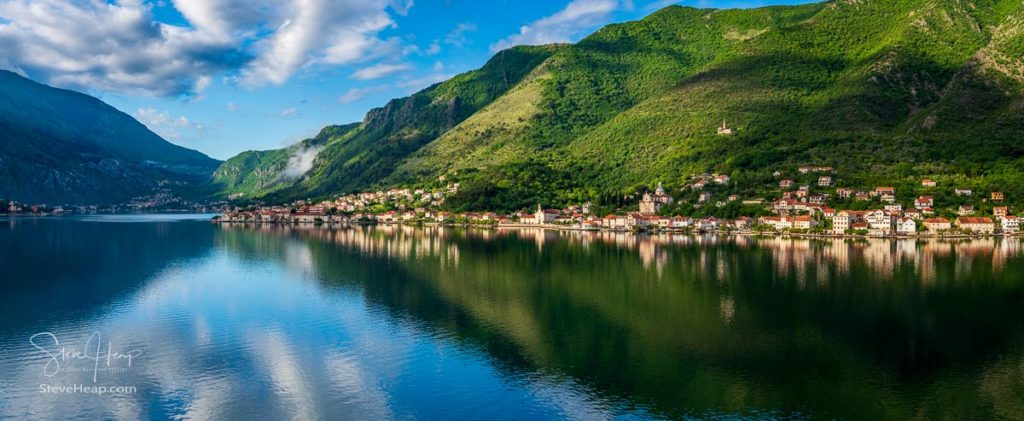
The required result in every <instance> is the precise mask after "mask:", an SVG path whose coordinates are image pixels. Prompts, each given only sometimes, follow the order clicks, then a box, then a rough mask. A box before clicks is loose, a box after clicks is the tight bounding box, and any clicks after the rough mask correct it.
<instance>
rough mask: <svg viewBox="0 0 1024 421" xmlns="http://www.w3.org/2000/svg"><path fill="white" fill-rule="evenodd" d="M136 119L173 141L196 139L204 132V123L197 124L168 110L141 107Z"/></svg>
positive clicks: (137, 111)
mask: <svg viewBox="0 0 1024 421" xmlns="http://www.w3.org/2000/svg"><path fill="white" fill-rule="evenodd" d="M134 116H135V119H137V120H139V122H141V123H142V124H145V125H146V127H148V128H149V129H150V130H152V131H153V132H154V133H156V134H158V135H160V136H161V137H163V138H165V139H168V140H173V141H194V140H197V139H198V138H199V136H200V135H201V134H202V132H203V129H204V127H203V125H202V124H195V123H192V122H191V121H189V120H188V118H185V117H173V116H171V115H170V114H169V113H168V112H167V111H159V110H157V109H155V108H152V107H148V108H139V109H138V110H136V111H135V115H134Z"/></svg>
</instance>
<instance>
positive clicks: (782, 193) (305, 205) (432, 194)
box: [215, 165, 1020, 237]
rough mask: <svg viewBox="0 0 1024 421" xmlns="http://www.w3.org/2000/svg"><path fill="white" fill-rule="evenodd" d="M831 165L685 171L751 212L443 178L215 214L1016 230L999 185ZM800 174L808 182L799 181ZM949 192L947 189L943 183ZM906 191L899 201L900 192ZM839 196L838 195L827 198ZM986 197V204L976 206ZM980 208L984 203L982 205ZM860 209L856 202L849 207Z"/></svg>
mask: <svg viewBox="0 0 1024 421" xmlns="http://www.w3.org/2000/svg"><path fill="white" fill-rule="evenodd" d="M835 173H836V171H835V170H834V169H833V168H832V167H828V166H811V165H805V166H800V167H799V168H797V169H796V170H795V171H794V174H793V176H792V177H787V175H786V174H785V173H783V172H781V171H776V172H775V173H774V174H773V176H774V177H775V178H776V179H777V181H778V190H777V191H778V197H777V198H773V199H771V200H765V199H744V198H741V197H739V195H736V194H731V195H728V196H726V197H715V193H713V192H712V191H713V190H715V189H714V187H715V186H726V185H729V184H730V183H731V182H732V181H731V179H730V177H729V176H728V175H724V174H699V175H693V176H691V177H690V179H689V182H688V184H686V185H685V186H683V187H682V188H681V189H680V191H681V192H689V193H691V194H695V196H694V197H695V198H696V203H694V204H693V207H694V208H696V209H699V208H701V207H710V206H714V207H718V208H723V207H725V206H729V205H730V204H732V203H734V202H739V203H741V204H742V206H743V209H756V212H753V213H752V214H750V215H744V216H738V217H736V218H732V219H719V218H716V217H713V216H703V217H689V216H685V215H665V212H663V211H664V210H666V209H669V208H670V207H672V206H673V205H674V204H676V203H677V199H676V198H675V197H673V196H672V195H671V194H669V193H668V192H666V189H665V187H664V186H663V185H662V184H661V183H658V186H657V188H655V189H654V190H653V191H648V192H646V193H643V194H642V195H639V199H638V200H637V199H634V201H635V202H634V203H636V205H638V209H637V208H636V207H633V208H632V209H633V210H631V211H623V212H615V213H611V214H606V215H598V214H595V213H594V212H592V208H593V207H592V206H591V204H590V203H589V202H588V203H581V204H578V205H575V206H568V207H565V208H562V209H546V208H544V207H543V206H542V204H537V206H536V208H535V209H523V210H521V211H518V212H515V213H512V214H497V213H494V212H464V213H450V212H446V211H442V210H439V209H441V208H443V205H444V203H445V199H446V197H448V196H450V195H452V194H455V193H457V192H458V191H459V184H458V183H454V182H449V183H448V184H447V187H445V188H440V189H436V190H427V189H391V190H386V191H376V192H363V193H358V194H350V195H346V196H342V197H339V198H337V199H336V200H326V201H322V202H318V203H309V202H307V201H296V202H294V203H292V204H290V205H288V206H259V207H250V208H245V209H243V208H228V209H225V211H224V213H223V214H222V215H221V216H219V217H217V218H215V220H216V221H217V222H224V223H295V224H327V225H332V224H439V225H467V226H490V227H545V228H551V229H562V230H582V231H600V230H612V231H648V232H705V233H738V234H766V233H776V234H791V235H807V236H864V237H914V236H944V237H953V236H988V235H1007V236H1009V235H1017V234H1018V233H1019V229H1020V228H1019V219H1018V217H1017V216H1014V215H1012V214H1011V210H1010V209H1009V207H1008V206H1003V205H1002V204H1003V203H1005V202H1006V201H1007V198H1006V197H1005V196H1004V194H1003V193H1002V192H998V191H988V192H975V191H972V190H971V189H968V188H964V187H957V186H940V183H939V182H938V181H936V180H935V179H929V178H924V179H920V180H918V181H915V183H916V182H919V183H920V189H918V190H919V191H925V192H928V191H935V192H936V194H938V193H939V192H940V191H941V190H940V189H943V188H945V189H949V190H950V192H948V193H949V194H946V196H949V197H952V198H954V199H953V201H955V202H957V203H960V204H959V205H951V206H949V207H945V208H939V207H937V203H936V199H935V197H934V196H932V195H917V194H914V195H913V197H901V195H900V192H898V191H897V189H896V188H895V187H890V186H877V187H875V188H873V189H864V190H857V189H852V188H845V187H838V186H836V184H837V183H836V182H835V180H836V174H835ZM794 178H800V179H802V180H804V181H805V182H806V184H799V183H797V181H795V180H794ZM943 193H946V192H943ZM901 199H902V200H904V202H901V201H900V200H901ZM833 202H835V204H831V203H833ZM980 205H984V206H980ZM982 208H984V212H983V211H982V210H981V209H982ZM854 209H857V210H854Z"/></svg>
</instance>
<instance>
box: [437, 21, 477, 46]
mask: <svg viewBox="0 0 1024 421" xmlns="http://www.w3.org/2000/svg"><path fill="white" fill-rule="evenodd" d="M475 31H476V24H475V23H468V22H467V23H460V24H458V25H455V29H452V31H451V32H449V33H448V35H445V37H444V43H445V44H450V45H454V46H456V47H462V46H463V45H465V44H466V43H467V42H469V40H468V39H466V32H475Z"/></svg>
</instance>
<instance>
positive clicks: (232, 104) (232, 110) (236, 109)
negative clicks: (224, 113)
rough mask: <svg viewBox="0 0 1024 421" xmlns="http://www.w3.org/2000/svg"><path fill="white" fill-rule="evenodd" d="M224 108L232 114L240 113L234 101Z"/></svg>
mask: <svg viewBox="0 0 1024 421" xmlns="http://www.w3.org/2000/svg"><path fill="white" fill-rule="evenodd" d="M224 107H225V108H227V109H228V111H231V112H235V111H238V104H235V103H234V101H229V102H228V103H227V104H226V105H225V106H224Z"/></svg>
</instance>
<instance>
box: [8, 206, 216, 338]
mask: <svg viewBox="0 0 1024 421" xmlns="http://www.w3.org/2000/svg"><path fill="white" fill-rule="evenodd" d="M170 224H171V223H124V224H122V223H108V222H84V221H78V220H70V219H68V220H63V219H33V218H20V219H18V218H12V219H8V220H0V250H3V253H0V268H3V272H4V273H3V276H0V289H2V290H3V291H4V294H2V295H0V320H3V321H4V325H5V326H4V327H5V328H13V327H15V326H16V325H17V324H20V323H22V322H26V323H38V322H46V321H50V320H55V319H59V318H63V317H68V316H69V315H71V314H78V313H79V312H81V311H84V312H88V313H94V312H99V311H101V310H102V307H103V305H105V304H108V303H111V302H113V301H115V300H116V299H118V298H119V297H121V296H123V295H124V294H126V293H127V292H130V291H133V290H136V289H138V288H140V287H142V286H143V284H144V283H145V282H146V281H148V280H149V279H150V278H152V277H153V275H154V274H155V273H158V272H159V271H160V270H162V269H163V268H165V267H167V266H169V265H171V264H173V263H175V262H176V261H182V260H185V259H191V258H195V257H198V256H200V255H202V254H203V253H207V252H209V249H210V246H211V245H212V243H213V234H214V232H215V231H214V228H213V227H211V226H210V224H209V222H198V221H197V222H174V223H173V224H174V225H173V227H172V226H171V225H170ZM78 315H79V316H81V315H82V314H78Z"/></svg>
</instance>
